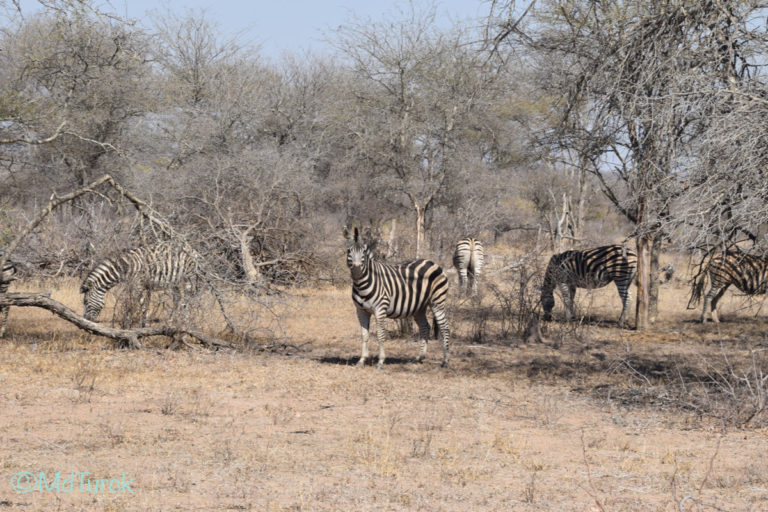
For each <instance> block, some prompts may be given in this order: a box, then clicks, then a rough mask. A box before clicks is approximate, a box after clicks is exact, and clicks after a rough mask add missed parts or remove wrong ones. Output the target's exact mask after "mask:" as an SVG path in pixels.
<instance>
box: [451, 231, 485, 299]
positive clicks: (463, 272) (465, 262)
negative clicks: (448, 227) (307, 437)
mask: <svg viewBox="0 0 768 512" xmlns="http://www.w3.org/2000/svg"><path fill="white" fill-rule="evenodd" d="M483 258H484V255H483V244H482V243H481V242H480V240H477V239H475V238H465V239H463V240H459V242H458V243H457V244H456V250H455V251H454V253H453V266H454V267H456V271H457V272H458V273H459V290H461V291H463V290H464V282H465V281H466V282H467V293H470V292H471V293H473V294H476V293H477V280H478V278H479V277H480V273H481V272H482V270H483Z"/></svg>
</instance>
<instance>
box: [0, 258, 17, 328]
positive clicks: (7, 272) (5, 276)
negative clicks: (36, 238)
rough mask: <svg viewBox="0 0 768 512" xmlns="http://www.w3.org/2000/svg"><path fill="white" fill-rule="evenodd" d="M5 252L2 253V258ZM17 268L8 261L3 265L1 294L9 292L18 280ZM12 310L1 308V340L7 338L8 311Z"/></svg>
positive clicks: (0, 281)
mask: <svg viewBox="0 0 768 512" xmlns="http://www.w3.org/2000/svg"><path fill="white" fill-rule="evenodd" d="M2 254H3V252H2V251H0V256H2ZM15 276H16V266H15V265H14V264H13V262H11V261H8V260H6V262H5V263H4V264H3V270H2V275H0V294H3V293H6V292H8V288H10V286H11V281H13V280H14V279H16V277H15ZM10 309H11V308H10V307H8V306H5V307H0V338H2V337H3V336H5V329H6V327H8V311H9V310H10Z"/></svg>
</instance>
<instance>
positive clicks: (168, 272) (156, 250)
mask: <svg viewBox="0 0 768 512" xmlns="http://www.w3.org/2000/svg"><path fill="white" fill-rule="evenodd" d="M196 276H197V259H196V257H195V256H194V255H193V254H191V253H190V251H188V250H186V249H184V248H183V247H181V246H179V245H176V244H173V243H168V242H163V243H159V244H157V245H151V246H141V247H137V248H134V249H131V250H128V251H125V252H123V253H122V254H120V255H118V256H115V257H110V258H106V259H104V260H102V261H101V262H99V263H98V264H97V265H95V266H94V267H93V269H92V270H91V271H90V272H89V273H88V275H87V276H86V277H85V279H84V280H83V283H82V285H81V286H80V293H82V294H84V295H83V306H84V308H85V309H84V313H83V316H84V317H85V318H86V319H87V320H90V321H92V322H95V321H96V319H97V318H98V316H99V313H100V312H101V310H102V309H103V308H104V297H105V296H106V294H107V292H108V291H109V290H110V289H111V288H112V287H114V286H115V285H117V284H118V283H121V282H128V281H131V282H137V283H139V284H140V285H141V287H142V289H143V291H144V292H145V297H142V299H141V305H142V311H141V316H142V318H141V322H142V325H144V323H145V321H146V310H147V305H148V304H147V303H148V302H149V293H150V290H151V289H156V288H170V289H171V290H172V293H173V310H172V312H171V317H173V315H174V313H175V312H176V309H177V308H178V305H179V303H180V302H181V299H182V296H183V294H184V292H185V291H194V288H195V278H196Z"/></svg>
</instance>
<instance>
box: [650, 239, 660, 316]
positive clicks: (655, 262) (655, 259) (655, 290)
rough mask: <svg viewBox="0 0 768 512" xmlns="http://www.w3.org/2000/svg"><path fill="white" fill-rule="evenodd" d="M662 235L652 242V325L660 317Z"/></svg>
mask: <svg viewBox="0 0 768 512" xmlns="http://www.w3.org/2000/svg"><path fill="white" fill-rule="evenodd" d="M662 243H663V242H662V240H661V235H658V234H657V235H654V237H653V240H652V242H651V264H650V269H649V272H650V275H651V280H650V283H651V284H650V289H649V311H648V321H649V322H650V323H651V324H655V323H656V319H657V318H658V316H659V284H660V281H659V254H661V245H662Z"/></svg>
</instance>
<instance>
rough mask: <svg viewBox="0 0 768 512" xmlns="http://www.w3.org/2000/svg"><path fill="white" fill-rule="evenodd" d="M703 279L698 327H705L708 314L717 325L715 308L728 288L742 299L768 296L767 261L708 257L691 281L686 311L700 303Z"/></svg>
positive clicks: (736, 253)
mask: <svg viewBox="0 0 768 512" xmlns="http://www.w3.org/2000/svg"><path fill="white" fill-rule="evenodd" d="M707 277H709V281H710V287H709V291H708V292H707V294H706V295H704V306H703V308H702V310H701V323H703V324H704V323H707V316H708V314H707V313H710V312H711V315H712V321H713V322H715V323H719V322H720V318H718V315H717V304H718V302H719V301H720V299H721V298H722V297H723V294H724V293H725V291H726V290H727V289H728V287H729V286H730V285H735V286H736V288H738V289H739V290H740V291H741V292H742V293H745V294H746V295H763V294H765V293H766V292H768V260H766V259H765V258H762V257H760V256H753V255H750V254H744V253H742V252H739V251H726V252H725V254H719V255H717V256H710V260H709V262H708V263H707V265H706V268H705V269H704V270H703V271H702V272H701V273H700V274H699V275H698V276H697V277H696V278H695V279H694V282H693V286H692V291H691V300H690V301H689V303H688V306H689V307H691V305H694V304H696V303H698V301H699V300H700V299H701V292H702V291H703V289H704V284H705V281H706V279H707Z"/></svg>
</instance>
